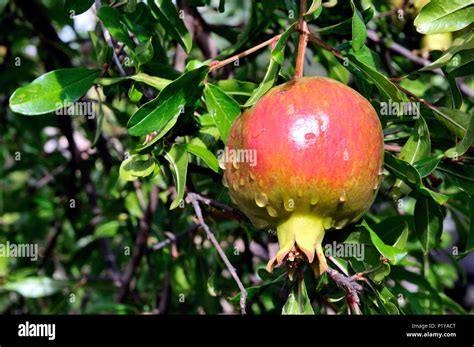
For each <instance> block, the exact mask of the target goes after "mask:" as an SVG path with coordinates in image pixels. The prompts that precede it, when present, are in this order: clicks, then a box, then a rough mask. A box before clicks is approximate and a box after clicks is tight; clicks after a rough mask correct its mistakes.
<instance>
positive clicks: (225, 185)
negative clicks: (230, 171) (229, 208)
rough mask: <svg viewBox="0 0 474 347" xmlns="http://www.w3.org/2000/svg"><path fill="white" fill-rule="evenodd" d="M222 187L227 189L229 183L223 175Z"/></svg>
mask: <svg viewBox="0 0 474 347" xmlns="http://www.w3.org/2000/svg"><path fill="white" fill-rule="evenodd" d="M222 185H223V186H224V187H226V188H229V182H227V178H225V175H224V176H222Z"/></svg>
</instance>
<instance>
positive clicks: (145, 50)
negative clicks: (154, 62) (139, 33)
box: [135, 37, 153, 65]
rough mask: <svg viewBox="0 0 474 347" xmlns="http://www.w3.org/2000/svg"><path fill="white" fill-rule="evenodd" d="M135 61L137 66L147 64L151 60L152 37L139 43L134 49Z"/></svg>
mask: <svg viewBox="0 0 474 347" xmlns="http://www.w3.org/2000/svg"><path fill="white" fill-rule="evenodd" d="M135 54H136V59H137V62H138V64H139V65H144V64H146V63H148V62H149V61H150V60H151V59H152V58H153V44H152V37H150V38H149V39H148V40H146V41H143V42H140V43H139V44H138V45H137V48H135Z"/></svg>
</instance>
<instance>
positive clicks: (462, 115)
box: [431, 107, 472, 138]
mask: <svg viewBox="0 0 474 347" xmlns="http://www.w3.org/2000/svg"><path fill="white" fill-rule="evenodd" d="M431 111H432V113H433V115H434V116H435V118H436V119H438V120H439V121H440V122H441V123H443V124H444V125H445V126H446V128H447V129H448V130H449V131H451V133H453V134H454V135H455V136H457V137H460V138H463V137H464V135H465V133H466V131H467V129H468V127H469V124H470V122H471V118H472V117H471V115H469V114H467V113H466V112H463V111H461V110H456V109H452V108H447V107H436V108H434V109H431Z"/></svg>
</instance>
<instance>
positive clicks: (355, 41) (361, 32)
mask: <svg viewBox="0 0 474 347" xmlns="http://www.w3.org/2000/svg"><path fill="white" fill-rule="evenodd" d="M351 6H352V11H353V15H352V49H353V50H354V52H357V51H358V50H359V49H361V48H362V46H364V45H365V40H366V39H367V30H366V28H365V23H364V20H363V17H362V15H361V14H360V12H359V10H358V9H357V7H356V6H355V5H354V1H353V0H351Z"/></svg>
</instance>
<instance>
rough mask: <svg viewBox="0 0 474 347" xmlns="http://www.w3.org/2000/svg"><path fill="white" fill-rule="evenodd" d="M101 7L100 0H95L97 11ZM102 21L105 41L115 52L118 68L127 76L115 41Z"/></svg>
mask: <svg viewBox="0 0 474 347" xmlns="http://www.w3.org/2000/svg"><path fill="white" fill-rule="evenodd" d="M99 8H100V0H95V10H96V12H97V11H99ZM99 23H100V28H101V29H102V33H103V35H104V39H105V42H107V45H108V46H109V47H111V48H112V53H113V59H114V62H115V65H116V66H117V69H118V70H119V73H120V76H122V77H123V76H127V73H126V72H125V70H124V69H123V66H122V63H121V62H120V59H119V58H118V56H117V53H116V52H115V46H114V41H113V40H112V36H110V33H109V31H108V30H107V28H106V27H105V26H104V24H103V23H102V21H100V20H99Z"/></svg>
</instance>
